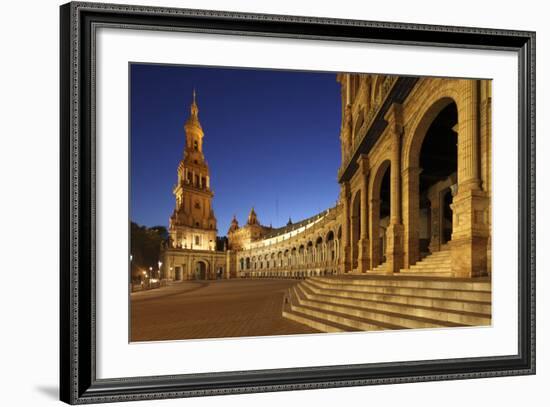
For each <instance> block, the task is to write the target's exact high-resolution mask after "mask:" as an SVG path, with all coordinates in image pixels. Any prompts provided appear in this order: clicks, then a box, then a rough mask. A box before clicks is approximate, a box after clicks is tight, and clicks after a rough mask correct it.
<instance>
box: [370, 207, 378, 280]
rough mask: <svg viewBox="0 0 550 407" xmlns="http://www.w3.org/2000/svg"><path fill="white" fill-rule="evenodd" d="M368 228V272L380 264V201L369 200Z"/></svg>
mask: <svg viewBox="0 0 550 407" xmlns="http://www.w3.org/2000/svg"><path fill="white" fill-rule="evenodd" d="M369 226H370V267H369V268H370V270H371V271H372V270H373V269H374V268H375V267H376V266H378V265H379V264H380V230H379V229H380V199H372V197H371V200H370V205H369Z"/></svg>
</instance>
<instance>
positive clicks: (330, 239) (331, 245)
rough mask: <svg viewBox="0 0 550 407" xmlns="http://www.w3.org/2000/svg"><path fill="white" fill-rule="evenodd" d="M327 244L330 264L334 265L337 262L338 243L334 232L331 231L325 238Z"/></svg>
mask: <svg viewBox="0 0 550 407" xmlns="http://www.w3.org/2000/svg"><path fill="white" fill-rule="evenodd" d="M325 242H326V244H327V251H328V253H327V255H328V258H327V260H328V261H329V262H330V263H333V262H335V261H336V241H335V235H334V231H332V230H329V231H328V233H327V234H326V236H325Z"/></svg>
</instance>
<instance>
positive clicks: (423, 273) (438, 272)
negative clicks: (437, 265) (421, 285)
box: [402, 270, 454, 278]
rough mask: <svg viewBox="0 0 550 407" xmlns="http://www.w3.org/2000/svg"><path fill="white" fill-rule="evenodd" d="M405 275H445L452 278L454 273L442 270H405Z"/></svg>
mask: <svg viewBox="0 0 550 407" xmlns="http://www.w3.org/2000/svg"><path fill="white" fill-rule="evenodd" d="M402 275H403V277H406V276H411V275H414V276H418V277H445V278H451V277H453V276H454V274H453V273H452V272H450V271H447V272H441V271H410V270H408V271H405V272H403V274H402Z"/></svg>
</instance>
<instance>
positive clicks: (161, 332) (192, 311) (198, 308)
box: [130, 279, 318, 342]
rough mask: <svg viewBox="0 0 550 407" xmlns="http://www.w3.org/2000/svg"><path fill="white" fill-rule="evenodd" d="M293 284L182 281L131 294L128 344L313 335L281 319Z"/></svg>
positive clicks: (307, 330)
mask: <svg viewBox="0 0 550 407" xmlns="http://www.w3.org/2000/svg"><path fill="white" fill-rule="evenodd" d="M296 283H297V281H296V280H240V279H239V280H213V281H185V282H181V283H175V284H172V285H169V286H167V287H163V288H159V289H155V290H150V291H144V292H137V293H132V294H131V297H130V298H131V301H130V306H131V308H130V309H131V315H130V318H131V326H130V338H131V341H132V342H134V341H153V340H176V339H199V338H229V337H243V336H264V335H287V334H305V333H314V332H318V331H316V330H314V329H312V328H309V327H307V326H305V325H302V324H298V323H295V322H292V321H290V320H288V319H286V318H283V317H282V307H283V301H284V297H285V293H286V292H287V290H288V288H290V287H292V286H293V285H295V284H296Z"/></svg>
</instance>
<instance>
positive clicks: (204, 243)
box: [169, 90, 217, 250]
mask: <svg viewBox="0 0 550 407" xmlns="http://www.w3.org/2000/svg"><path fill="white" fill-rule="evenodd" d="M190 110H191V111H190V113H191V114H190V116H189V118H188V119H187V121H186V122H185V125H184V129H185V148H184V151H183V158H182V160H181V161H180V163H179V165H178V182H177V184H176V186H175V187H174V190H173V193H174V196H175V197H176V207H175V209H174V212H173V213H172V216H171V217H170V226H169V233H170V240H171V242H172V246H173V247H176V248H182V249H193V250H215V247H216V234H217V225H216V217H215V216H214V210H213V208H212V198H213V197H214V192H213V191H212V189H211V188H210V172H209V169H208V163H207V162H206V159H205V157H204V153H203V149H202V146H203V138H204V131H203V130H202V126H201V124H200V121H199V107H198V106H197V95H196V92H195V90H193V102H192V103H191V109H190Z"/></svg>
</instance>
